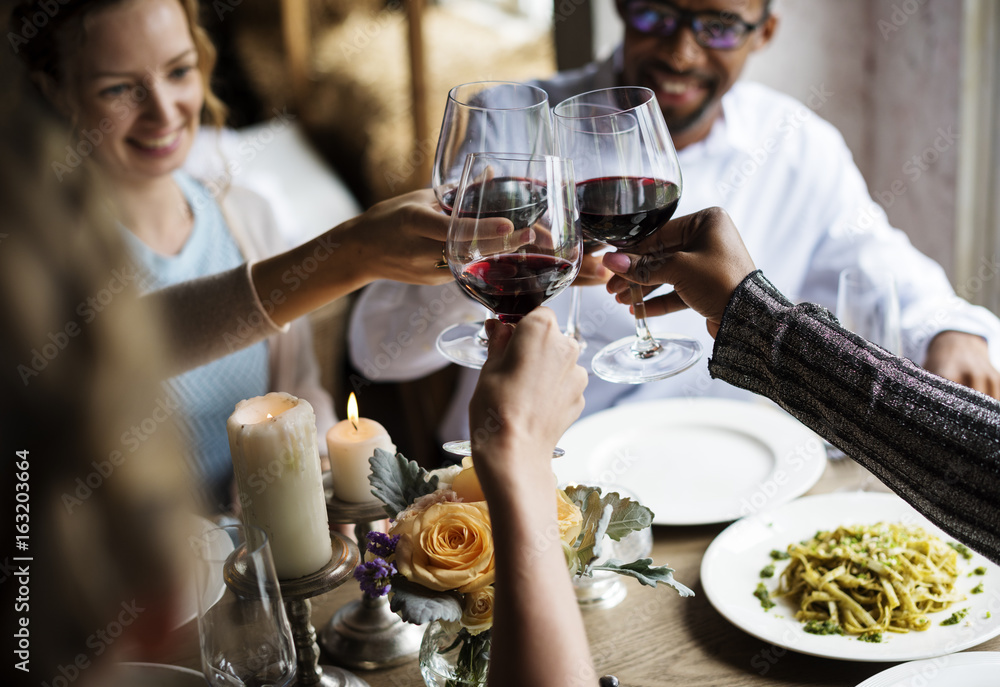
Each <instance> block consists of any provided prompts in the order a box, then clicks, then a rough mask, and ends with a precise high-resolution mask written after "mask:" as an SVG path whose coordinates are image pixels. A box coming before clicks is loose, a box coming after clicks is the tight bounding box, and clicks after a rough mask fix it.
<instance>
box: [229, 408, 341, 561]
mask: <svg viewBox="0 0 1000 687" xmlns="http://www.w3.org/2000/svg"><path fill="white" fill-rule="evenodd" d="M226 428H227V430H228V432H229V450H230V453H231V454H232V457H233V469H234V471H235V473H236V486H237V488H238V489H239V497H240V505H241V508H242V511H243V521H244V522H245V523H246V524H249V525H257V526H258V527H260V528H262V529H263V530H264V531H265V532H267V538H268V539H269V540H270V542H271V553H272V555H273V556H274V567H275V570H276V572H277V573H278V577H280V578H282V579H293V578H296V577H302V576H303V575H308V574H309V573H313V572H316V571H317V570H319V569H320V568H322V567H323V566H324V565H326V564H327V563H328V562H329V560H330V557H331V553H332V547H331V545H330V526H329V524H328V522H327V515H326V498H325V497H324V494H323V475H322V472H321V469H320V462H319V445H318V440H317V437H316V415H315V414H314V413H313V409H312V406H311V405H309V403H308V402H307V401H303V400H302V399H298V398H295V397H294V396H292V395H290V394H285V393H270V394H267V395H266V396H258V397H256V398H251V399H247V400H245V401H240V402H239V403H237V404H236V410H235V412H233V414H232V415H230V416H229V421H228V422H227V423H226Z"/></svg>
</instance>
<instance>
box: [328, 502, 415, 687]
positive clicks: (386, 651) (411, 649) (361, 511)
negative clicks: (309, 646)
mask: <svg viewBox="0 0 1000 687" xmlns="http://www.w3.org/2000/svg"><path fill="white" fill-rule="evenodd" d="M326 511H327V515H328V517H329V520H330V524H331V525H354V536H355V537H356V538H357V540H358V541H359V542H364V541H366V535H367V534H368V533H369V532H371V531H372V530H373V525H375V523H377V522H379V521H380V520H384V519H385V517H386V515H385V511H384V510H383V508H382V504H381V503H380V502H379V501H375V500H372V501H370V502H365V503H350V502H347V501H341V500H340V499H337V498H335V497H334V496H332V495H329V496H328V497H327V502H326ZM423 636H424V628H423V627H421V626H418V625H413V624H411V623H407V622H404V621H403V619H402V618H400V617H399V616H398V615H396V614H395V613H393V612H392V611H391V610H389V600H388V599H387V598H386V597H385V596H380V597H376V598H373V597H370V596H368V595H367V594H365V593H363V592H362V595H361V599H360V600H358V601H352V602H351V603H349V604H347V605H346V606H344V607H343V608H341V609H340V610H339V611H337V612H336V613H335V614H334V616H333V618H331V619H330V622H329V623H328V624H327V625H326V627H324V628H323V631H322V632H321V633H320V639H319V641H320V644H321V645H322V647H323V648H324V649H325V650H326V651H327V653H328V654H329V655H330V656H332V657H333V659H334V660H335V661H337V663H339V664H342V665H346V666H349V667H351V668H358V669H362V670H374V669H376V668H389V667H392V666H396V665H399V664H401V663H405V662H406V661H408V660H411V659H413V658H415V657H416V655H417V653H418V652H419V650H420V641H421V639H423Z"/></svg>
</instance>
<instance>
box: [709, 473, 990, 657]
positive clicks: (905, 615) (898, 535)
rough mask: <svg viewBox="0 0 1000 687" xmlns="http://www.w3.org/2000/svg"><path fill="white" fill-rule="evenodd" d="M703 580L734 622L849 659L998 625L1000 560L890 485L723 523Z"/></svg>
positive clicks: (929, 651)
mask: <svg viewBox="0 0 1000 687" xmlns="http://www.w3.org/2000/svg"><path fill="white" fill-rule="evenodd" d="M701 582H702V585H703V587H704V589H705V594H706V596H707V597H708V600H709V602H710V603H711V604H712V606H714V607H715V609H716V610H718V611H719V613H721V614H722V616H723V617H725V618H726V619H727V620H729V621H730V622H731V623H733V624H734V625H736V626H737V627H739V628H740V629H742V630H743V631H745V632H747V633H749V634H751V635H753V636H755V637H758V638H759V639H762V640H764V641H767V642H770V643H771V644H774V645H777V646H780V647H784V648H786V649H789V650H792V651H796V652H799V653H803V654H810V655H813V656H822V657H826V658H836V659H842V660H849V661H872V662H880V661H911V660H916V659H924V658H933V657H936V656H944V655H947V654H952V653H954V652H957V651H962V650H963V649H968V648H970V647H973V646H976V645H978V644H981V643H982V642H985V641H986V640H988V639H990V638H992V637H995V636H997V635H998V634H1000V567H998V566H996V565H994V564H993V563H991V562H989V561H988V560H987V559H985V558H984V557H982V556H980V555H979V554H977V553H975V552H974V551H971V550H969V549H967V548H966V547H964V546H962V545H961V544H959V543H957V542H956V541H955V539H954V538H952V537H949V536H948V535H947V534H945V533H944V532H942V531H941V530H940V529H938V528H937V527H936V526H935V525H933V524H932V523H931V522H930V521H929V520H927V519H926V518H924V517H923V516H921V515H920V514H919V513H917V512H916V511H915V510H914V509H913V508H912V507H910V506H909V505H908V504H907V503H906V502H905V501H903V500H902V499H900V498H899V497H898V496H895V495H894V494H884V493H872V492H854V493H835V494H823V495H819V496H808V497H804V498H800V499H798V500H796V501H792V502H790V503H786V504H784V505H782V506H779V507H777V508H775V509H773V510H771V511H767V512H763V513H759V514H756V515H751V516H748V517H746V518H743V519H742V520H739V521H737V522H735V523H733V524H732V525H730V526H729V527H728V528H726V529H725V530H723V532H722V533H721V534H719V536H718V537H716V538H715V540H714V541H713V542H712V544H711V545H710V546H709V547H708V550H707V551H706V552H705V556H704V558H703V559H702V565H701Z"/></svg>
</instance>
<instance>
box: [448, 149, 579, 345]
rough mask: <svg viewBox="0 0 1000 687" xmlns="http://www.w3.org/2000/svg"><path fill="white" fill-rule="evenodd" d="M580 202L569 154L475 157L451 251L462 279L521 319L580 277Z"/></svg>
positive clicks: (505, 316)
mask: <svg viewBox="0 0 1000 687" xmlns="http://www.w3.org/2000/svg"><path fill="white" fill-rule="evenodd" d="M575 207H576V192H575V186H574V183H573V171H572V163H570V162H569V161H568V160H565V159H562V158H556V157H553V156H548V155H546V156H533V155H516V154H507V153H474V154H472V155H469V156H468V158H467V159H466V164H465V168H464V170H463V172H462V178H461V180H460V183H459V186H458V189H457V192H456V195H455V202H454V206H453V209H452V219H451V226H450V227H449V230H448V240H447V244H446V249H445V253H446V256H447V258H448V264H449V266H450V267H451V271H452V274H453V275H454V276H455V280H456V281H457V282H458V284H459V286H461V287H462V289H463V290H464V291H465V292H466V293H467V294H468V295H469V296H471V297H472V298H474V299H476V300H477V301H479V302H480V303H482V304H483V305H485V306H486V307H487V308H489V309H490V310H492V311H493V312H494V313H495V314H496V315H497V317H498V319H500V321H501V322H504V323H507V324H516V323H517V321H518V320H520V319H521V318H522V317H523V316H524V315H526V314H527V313H529V312H530V311H531V310H533V309H534V308H536V307H537V306H539V305H541V304H542V303H544V302H546V301H548V300H549V299H551V298H553V297H554V296H556V295H557V294H558V293H560V292H561V291H562V290H563V289H565V288H566V287H567V286H569V285H570V284H571V283H572V282H573V279H574V278H575V277H576V274H577V272H578V271H579V269H580V261H581V259H582V255H583V251H582V238H581V236H580V233H579V230H578V228H577V225H576V221H575ZM438 345H439V348H440V347H442V346H444V347H445V348H446V349H447V346H448V345H449V342H447V341H445V342H442V341H441V340H439V342H438Z"/></svg>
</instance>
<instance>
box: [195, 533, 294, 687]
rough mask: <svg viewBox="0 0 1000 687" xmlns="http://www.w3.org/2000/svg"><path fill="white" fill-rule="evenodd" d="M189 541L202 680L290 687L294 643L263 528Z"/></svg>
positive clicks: (223, 686) (223, 685)
mask: <svg viewBox="0 0 1000 687" xmlns="http://www.w3.org/2000/svg"><path fill="white" fill-rule="evenodd" d="M189 541H190V542H191V546H192V549H193V550H194V556H195V573H196V574H195V579H196V581H197V585H198V593H197V598H198V636H199V641H200V645H201V667H202V672H203V673H204V675H205V679H206V680H208V683H209V684H210V685H215V686H217V687H235V686H236V685H248V686H249V685H253V686H256V687H265V686H267V687H283V686H284V685H291V684H292V683H293V681H294V680H295V672H296V665H295V645H294V643H293V640H292V630H291V627H290V625H289V624H288V618H287V617H286V615H285V606H284V604H283V603H282V600H281V589H280V587H279V586H278V576H277V574H276V573H275V571H274V561H273V560H272V558H271V547H270V545H269V544H268V541H267V535H266V534H265V533H264V530H262V529H261V528H259V527H255V526H252V525H228V526H226V527H220V528H217V529H212V530H209V531H207V532H205V533H204V534H203V535H201V536H199V537H192V538H191V539H190V540H189ZM220 582H222V583H224V584H220Z"/></svg>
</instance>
